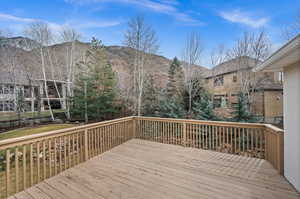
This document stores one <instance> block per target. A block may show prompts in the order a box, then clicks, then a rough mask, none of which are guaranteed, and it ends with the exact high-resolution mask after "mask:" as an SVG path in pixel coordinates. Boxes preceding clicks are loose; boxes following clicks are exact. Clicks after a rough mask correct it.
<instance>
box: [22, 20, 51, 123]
mask: <svg viewBox="0 0 300 199" xmlns="http://www.w3.org/2000/svg"><path fill="white" fill-rule="evenodd" d="M24 33H25V35H27V36H28V37H29V38H30V39H32V40H34V41H36V42H37V43H38V48H39V53H40V58H41V61H42V65H41V67H42V73H43V80H44V89H45V95H46V98H47V103H48V107H49V111H50V115H51V119H52V120H54V115H53V111H52V108H51V104H50V99H49V95H48V85H47V75H46V64H45V61H46V60H45V57H46V53H45V52H44V51H45V50H44V49H45V47H48V46H49V45H50V44H51V42H52V39H53V38H52V32H51V30H50V28H49V26H48V25H47V24H46V23H44V22H34V23H31V24H29V25H28V27H27V28H26V29H25V32H24Z"/></svg>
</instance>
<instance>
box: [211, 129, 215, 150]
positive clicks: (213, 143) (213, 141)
mask: <svg viewBox="0 0 300 199" xmlns="http://www.w3.org/2000/svg"><path fill="white" fill-rule="evenodd" d="M211 128H212V150H215V139H216V126H214V125H213V126H211Z"/></svg>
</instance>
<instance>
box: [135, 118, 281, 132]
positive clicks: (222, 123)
mask: <svg viewBox="0 0 300 199" xmlns="http://www.w3.org/2000/svg"><path fill="white" fill-rule="evenodd" d="M134 117H136V118H141V119H144V120H156V121H169V122H172V121H174V122H180V123H196V124H209V125H216V126H217V125H220V126H226V127H228V126H235V127H253V128H269V129H271V130H273V131H274V132H278V133H281V132H283V130H282V129H280V128H278V127H276V126H274V125H272V124H264V123H246V122H226V121H211V120H195V119H175V118H160V117H144V116H134Z"/></svg>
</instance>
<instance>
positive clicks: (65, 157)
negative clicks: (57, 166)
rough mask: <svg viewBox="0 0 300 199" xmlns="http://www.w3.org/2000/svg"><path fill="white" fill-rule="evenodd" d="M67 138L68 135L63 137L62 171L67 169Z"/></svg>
mask: <svg viewBox="0 0 300 199" xmlns="http://www.w3.org/2000/svg"><path fill="white" fill-rule="evenodd" d="M68 137H69V136H68V135H67V136H64V137H63V140H64V169H67V168H68V167H67V162H68V158H69V154H67V150H68V147H69V142H68ZM69 167H70V166H69Z"/></svg>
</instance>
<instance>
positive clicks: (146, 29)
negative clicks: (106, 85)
mask: <svg viewBox="0 0 300 199" xmlns="http://www.w3.org/2000/svg"><path fill="white" fill-rule="evenodd" d="M124 43H125V45H126V46H128V47H131V48H133V49H134V50H135V55H134V62H133V90H134V91H133V92H134V93H133V95H134V104H135V114H137V115H141V108H142V96H143V90H144V81H145V65H146V64H147V58H148V56H149V54H150V53H155V52H156V51H157V50H158V48H159V45H158V40H157V36H156V32H155V31H154V30H153V29H152V27H151V26H150V25H148V24H146V22H145V20H144V18H143V17H142V16H137V17H134V18H132V19H131V20H130V21H129V22H128V28H127V31H126V33H125V41H124Z"/></svg>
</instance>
